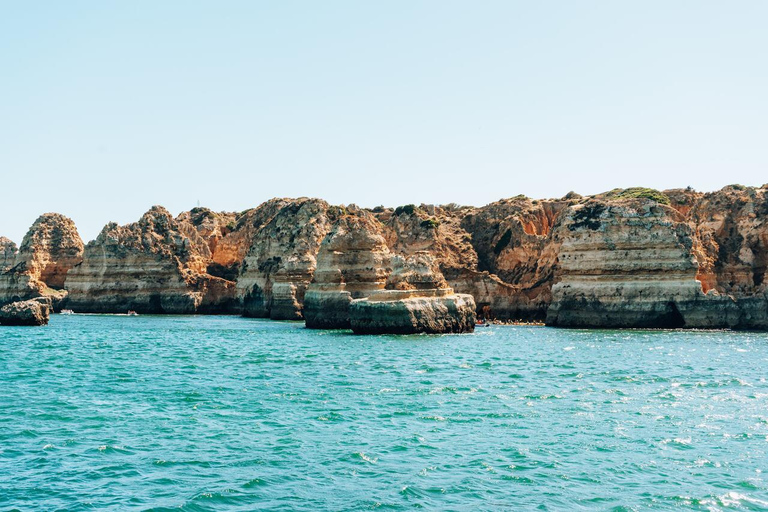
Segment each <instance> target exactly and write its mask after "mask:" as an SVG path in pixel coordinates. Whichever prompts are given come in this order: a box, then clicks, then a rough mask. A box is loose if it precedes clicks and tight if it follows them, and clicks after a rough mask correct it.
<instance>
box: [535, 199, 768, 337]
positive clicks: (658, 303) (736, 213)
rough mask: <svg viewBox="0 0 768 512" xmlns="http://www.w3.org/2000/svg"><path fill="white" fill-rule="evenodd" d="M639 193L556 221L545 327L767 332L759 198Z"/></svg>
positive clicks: (592, 204)
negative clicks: (552, 276) (556, 266)
mask: <svg viewBox="0 0 768 512" xmlns="http://www.w3.org/2000/svg"><path fill="white" fill-rule="evenodd" d="M638 190H641V191H643V192H641V193H640V194H641V196H645V197H634V198H633V197H627V195H626V194H625V195H624V196H623V197H622V193H619V194H616V193H613V194H611V193H608V194H604V195H601V196H598V197H597V198H595V199H594V200H589V201H587V202H586V203H581V204H578V205H576V206H574V207H572V208H571V209H570V210H569V211H568V213H567V214H566V215H565V216H564V217H563V222H562V225H561V226H559V228H558V229H557V235H556V237H557V238H559V239H560V240H561V244H562V247H561V249H560V251H559V252H558V260H559V270H558V272H557V273H556V276H555V281H556V283H557V284H555V287H554V290H553V297H552V304H551V306H550V308H549V311H548V315H547V323H548V324H550V325H557V326H569V327H577V326H582V327H686V328H710V327H729V328H739V329H765V328H768V300H766V299H767V298H766V287H765V283H764V276H765V269H766V249H768V247H767V245H766V243H767V242H768V226H766V222H765V215H766V213H768V203H767V202H766V191H765V189H764V188H761V189H755V188H749V187H741V186H732V187H726V188H724V189H723V190H720V191H718V192H714V193H709V194H700V193H696V192H693V191H691V190H687V191H680V190H673V191H665V192H663V193H659V192H655V191H650V192H649V191H647V189H638Z"/></svg>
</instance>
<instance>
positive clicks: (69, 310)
mask: <svg viewBox="0 0 768 512" xmlns="http://www.w3.org/2000/svg"><path fill="white" fill-rule="evenodd" d="M61 314H62V315H74V314H75V312H74V311H72V310H71V309H62V310H61Z"/></svg>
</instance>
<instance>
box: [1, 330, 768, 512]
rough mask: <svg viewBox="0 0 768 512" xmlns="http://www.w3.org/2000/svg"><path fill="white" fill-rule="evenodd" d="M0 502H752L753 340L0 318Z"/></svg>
mask: <svg viewBox="0 0 768 512" xmlns="http://www.w3.org/2000/svg"><path fill="white" fill-rule="evenodd" d="M0 340H2V350H1V351H0V392H1V393H2V395H1V396H0V398H1V402H0V404H1V405H0V510H7V509H14V508H18V509H20V510H59V509H60V510H86V509H115V510H118V509H119V510H145V509H153V510H165V509H174V510H178V509H179V508H180V509H182V510H254V509H274V510H368V509H381V510H409V509H416V508H424V509H430V510H521V509H534V508H539V509H542V510H573V509H585V510H586V509H598V510H610V509H616V510H640V509H654V510H656V509H665V508H669V509H674V508H686V509H689V508H690V509H699V510H721V509H722V510H725V509H728V510H730V509H733V510H765V509H768V381H767V380H766V379H767V378H768V335H766V334H764V333H731V332H674V331H667V332H663V331H659V332H651V331H571V330H554V329H548V328H542V327H502V326H499V327H490V328H483V329H479V330H478V332H477V333H475V334H473V335H459V336H411V337H400V338H398V337H384V336H382V337H359V336H354V335H352V334H348V333H339V332H330V331H319V332H318V331H309V330H306V329H304V328H303V326H302V325H301V324H300V323H290V322H270V321H265V320H252V319H242V318H236V317H151V316H140V317H135V318H131V317H117V316H79V315H74V316H59V315H56V316H55V317H54V318H52V320H51V324H50V325H49V326H48V327H47V328H2V327H0Z"/></svg>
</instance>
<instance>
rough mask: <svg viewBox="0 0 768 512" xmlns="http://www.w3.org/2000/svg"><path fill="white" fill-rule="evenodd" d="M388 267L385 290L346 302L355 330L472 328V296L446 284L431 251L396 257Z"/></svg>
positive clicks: (411, 331)
mask: <svg viewBox="0 0 768 512" xmlns="http://www.w3.org/2000/svg"><path fill="white" fill-rule="evenodd" d="M392 266H393V270H392V273H391V274H390V275H389V277H388V278H387V282H386V285H385V289H384V290H380V291H376V292H373V293H371V294H370V295H369V296H368V297H366V298H362V299H355V300H352V302H351V303H350V306H349V317H350V326H351V328H352V330H353V331H354V332H355V333H357V334H419V333H427V334H444V333H462V332H472V331H473V330H474V329H475V321H476V314H475V310H476V306H475V301H474V299H473V298H472V296H471V295H466V294H456V293H454V292H453V290H452V289H451V288H450V287H448V285H447V283H446V282H445V279H444V277H443V275H442V273H441V272H440V270H439V268H438V265H437V263H436V261H435V259H434V258H433V257H432V256H431V255H430V254H429V253H427V252H426V251H422V252H419V253H417V254H416V255H414V256H411V257H402V256H394V257H393V258H392Z"/></svg>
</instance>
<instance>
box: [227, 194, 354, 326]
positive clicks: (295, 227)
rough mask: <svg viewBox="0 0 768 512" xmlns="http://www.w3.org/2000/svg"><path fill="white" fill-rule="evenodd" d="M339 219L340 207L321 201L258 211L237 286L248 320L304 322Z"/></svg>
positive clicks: (273, 204)
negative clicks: (308, 295)
mask: <svg viewBox="0 0 768 512" xmlns="http://www.w3.org/2000/svg"><path fill="white" fill-rule="evenodd" d="M339 215H340V209H339V208H338V207H331V206H330V205H328V203H326V202H325V201H322V200H319V199H307V198H301V199H295V200H290V199H276V200H272V201H269V202H267V203H265V204H263V205H262V206H260V207H259V208H257V211H255V212H254V218H255V219H257V220H256V223H258V224H259V226H258V229H257V231H256V233H255V235H254V236H253V239H252V241H251V243H250V247H249V249H248V252H247V253H246V254H245V257H244V262H243V269H242V273H241V274H240V276H239V279H238V281H237V290H238V297H239V298H240V300H241V302H242V308H243V314H244V315H245V316H252V317H264V318H272V319H278V320H301V319H302V318H303V316H302V315H303V308H304V294H305V292H306V290H307V287H308V286H309V283H310V282H311V281H312V278H313V276H314V273H315V268H316V266H317V253H318V251H319V250H320V244H321V242H322V241H323V238H325V236H326V234H327V233H328V231H329V230H330V228H331V223H332V222H333V219H335V218H337V217H338V216H339Z"/></svg>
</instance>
